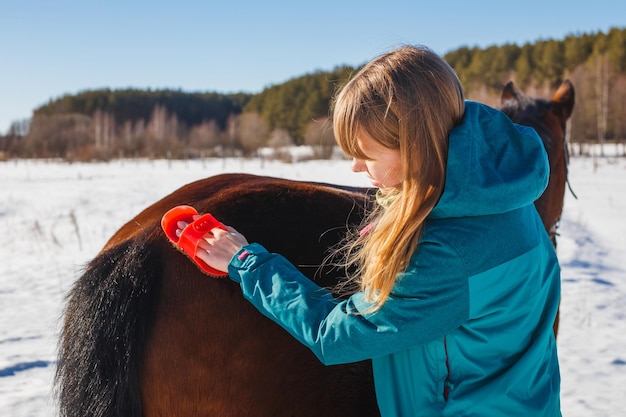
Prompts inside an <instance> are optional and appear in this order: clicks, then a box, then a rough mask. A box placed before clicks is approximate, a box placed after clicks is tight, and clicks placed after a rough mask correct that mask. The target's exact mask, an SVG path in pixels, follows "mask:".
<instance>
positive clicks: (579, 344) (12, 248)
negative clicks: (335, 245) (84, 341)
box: [0, 157, 626, 417]
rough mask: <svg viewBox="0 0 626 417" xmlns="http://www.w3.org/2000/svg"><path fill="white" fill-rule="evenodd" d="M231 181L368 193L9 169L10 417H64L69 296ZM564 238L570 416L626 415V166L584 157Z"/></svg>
mask: <svg viewBox="0 0 626 417" xmlns="http://www.w3.org/2000/svg"><path fill="white" fill-rule="evenodd" d="M223 172H249V173H257V174H262V175H270V176H279V177H284V178H290V179H297V180H315V181H322V182H333V183H341V184H347V185H357V186H369V183H368V181H367V180H366V178H365V177H364V176H363V175H357V174H353V173H351V172H350V163H349V162H348V161H339V160H337V161H316V162H299V163H296V164H284V163H280V162H269V161H265V162H263V163H262V162H261V161H258V160H245V161H244V160H235V159H229V160H205V161H202V160H194V161H171V162H168V161H163V160H159V161H134V160H132V161H131V160H124V161H114V162H110V163H93V164H65V163H60V162H44V161H32V160H20V161H8V162H1V163H0V182H1V184H0V227H1V228H2V231H3V239H1V240H0V415H6V416H11V417H21V416H29V417H43V416H56V415H57V412H56V405H55V400H54V393H53V391H52V378H53V375H54V369H55V360H56V342H57V337H58V332H59V329H60V316H61V311H62V307H63V302H64V295H65V293H66V292H67V290H68V289H69V288H70V287H71V285H72V283H73V281H74V280H75V279H76V278H77V277H78V275H79V271H80V269H81V268H82V266H83V265H84V264H86V263H87V262H88V261H89V260H90V259H91V258H93V257H94V256H95V255H96V253H97V252H98V251H99V250H100V248H101V247H102V245H103V244H104V243H105V241H106V240H107V239H108V238H109V237H110V236H111V235H112V234H113V233H114V232H115V231H116V230H117V229H118V228H119V227H120V226H121V225H122V224H123V223H125V222H126V221H127V220H129V219H130V218H131V217H132V216H134V215H135V214H137V213H138V212H139V211H140V210H142V209H143V208H145V207H146V206H148V205H150V204H152V203H153V202H155V201H156V200H158V199H159V198H161V197H163V196H164V195H166V194H169V193H170V192H171V191H173V190H175V189H176V188H178V187H179V186H182V185H184V184H186V183H188V182H191V181H193V180H196V179H199V178H203V177H207V176H211V175H215V174H218V173H223ZM570 182H571V184H572V187H573V189H574V191H575V193H576V194H577V195H578V199H574V198H573V197H572V195H571V194H569V193H568V194H567V196H566V201H565V210H564V213H563V220H562V222H561V227H560V229H559V232H560V238H559V248H558V254H559V258H560V261H561V265H562V278H563V299H562V304H561V327H560V334H559V339H558V345H559V353H560V360H561V373H562V379H563V382H562V409H563V415H564V416H567V417H604V416H606V417H609V416H611V417H612V416H618V415H625V414H624V413H625V411H624V410H626V395H625V392H626V391H625V390H624V387H625V386H626V218H625V215H626V158H624V157H621V158H616V157H603V158H600V157H598V158H589V157H586V158H582V157H577V158H573V159H572V161H571V166H570Z"/></svg>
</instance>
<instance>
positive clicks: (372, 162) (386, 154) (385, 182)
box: [352, 132, 404, 194]
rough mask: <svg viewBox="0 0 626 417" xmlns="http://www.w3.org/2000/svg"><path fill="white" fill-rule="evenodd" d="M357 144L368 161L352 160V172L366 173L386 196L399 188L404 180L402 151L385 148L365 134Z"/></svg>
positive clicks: (360, 136) (359, 138)
mask: <svg viewBox="0 0 626 417" xmlns="http://www.w3.org/2000/svg"><path fill="white" fill-rule="evenodd" d="M357 144H358V146H359V148H360V149H361V151H363V153H364V154H365V155H367V159H359V158H356V157H355V158H352V171H354V172H365V175H367V177H368V178H369V179H370V181H371V182H372V185H373V186H374V187H378V188H379V189H380V190H381V191H382V192H383V193H384V194H386V193H387V192H389V191H391V190H393V189H397V188H399V187H400V185H401V184H402V180H403V179H404V178H403V174H402V173H403V170H402V160H401V158H400V151H399V150H398V149H389V148H386V147H384V146H383V145H381V144H380V143H378V142H376V141H375V140H374V139H373V138H372V137H371V136H369V135H368V134H367V133H364V132H361V133H360V134H359V136H358V138H357Z"/></svg>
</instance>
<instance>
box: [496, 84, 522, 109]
mask: <svg viewBox="0 0 626 417" xmlns="http://www.w3.org/2000/svg"><path fill="white" fill-rule="evenodd" d="M519 97H520V94H519V91H517V89H516V88H515V86H514V85H513V81H509V82H508V83H506V85H505V86H504V88H503V89H502V94H501V95H500V103H501V104H502V105H504V104H505V103H506V102H507V101H509V100H515V101H519Z"/></svg>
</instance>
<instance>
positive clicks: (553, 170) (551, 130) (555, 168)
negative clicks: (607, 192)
mask: <svg viewBox="0 0 626 417" xmlns="http://www.w3.org/2000/svg"><path fill="white" fill-rule="evenodd" d="M574 102H575V93H574V86H573V85H572V83H571V82H570V81H569V80H565V81H563V83H561V85H560V86H559V88H558V89H557V90H556V92H555V93H554V95H553V96H552V99H550V100H546V99H541V98H534V97H533V98H531V97H527V96H525V95H524V94H522V93H521V92H520V91H518V90H517V89H516V88H515V87H514V86H513V83H512V82H509V83H508V84H507V85H506V86H505V87H504V89H503V90H502V95H501V105H502V107H501V110H502V111H503V112H504V113H506V114H507V115H508V116H509V117H510V118H511V120H513V121H514V122H516V123H519V124H522V125H526V126H532V127H533V128H534V129H535V130H536V131H537V133H538V134H539V136H541V140H542V141H543V145H544V147H545V148H546V152H547V154H548V161H549V162H550V179H549V181H548V187H547V188H546V190H545V191H544V192H543V194H542V195H541V197H539V199H537V201H535V207H536V208H537V211H538V212H539V215H540V216H541V219H542V220H543V226H544V227H545V229H546V231H547V232H548V234H549V235H550V238H551V239H552V244H553V245H554V248H555V249H556V237H557V228H558V225H559V220H560V219H561V213H562V212H563V198H564V197H565V186H566V184H567V169H568V163H569V153H568V146H567V137H566V135H565V132H566V128H565V124H566V122H567V119H569V118H570V116H571V115H572V112H573V111H574ZM558 331H559V312H558V311H557V313H556V319H555V320H554V335H555V336H556V335H557V334H558Z"/></svg>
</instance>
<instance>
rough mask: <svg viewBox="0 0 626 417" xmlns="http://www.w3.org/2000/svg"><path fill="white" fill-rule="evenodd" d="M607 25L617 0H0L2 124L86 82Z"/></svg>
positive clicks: (281, 68) (228, 73)
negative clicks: (582, 1) (402, 45)
mask: <svg viewBox="0 0 626 417" xmlns="http://www.w3.org/2000/svg"><path fill="white" fill-rule="evenodd" d="M520 6H523V8H520ZM611 27H619V28H624V27H626V3H624V2H622V1H619V2H618V1H615V0H594V1H591V2H584V3H582V5H575V2H573V1H568V2H561V1H546V0H543V1H535V0H527V1H522V2H515V3H511V2H506V1H503V0H500V1H491V0H488V1H480V2H478V1H470V0H468V1H461V0H459V1H445V0H444V1H429V2H425V1H418V0H412V1H411V0H405V1H400V0H379V1H376V2H374V1H369V0H361V1H348V2H345V1H344V2H341V1H340V0H331V1H329V0H318V1H315V2H298V1H294V0H291V1H273V0H264V1H258V0H254V1H248V0H239V1H237V0H230V1H208V0H207V1H188V0H178V1H161V0H152V1H144V0H141V1H133V0H125V1H121V0H111V1H106V2H104V1H103V2H93V1H89V0H81V1H67V0H57V1H49V0H45V1H44V0H1V1H0V133H5V132H6V130H7V129H8V127H9V125H10V123H11V122H12V121H15V120H20V119H24V118H28V117H30V116H31V114H32V111H33V110H34V109H35V108H37V107H39V106H41V105H43V104H45V103H46V102H48V101H49V100H50V99H55V98H58V97H60V96H63V95H65V94H75V93H77V92H80V91H84V90H92V89H98V88H112V89H118V88H128V87H132V88H146V89H147V88H152V89H160V88H173V89H181V90H183V91H189V92H192V91H193V92H196V91H200V92H207V91H212V92H223V93H227V92H236V91H245V92H250V93H257V92H260V91H262V90H263V88H265V87H267V86H270V85H273V84H280V83H282V82H284V81H286V80H288V79H291V78H294V77H297V76H300V75H304V74H307V73H310V72H312V71H315V70H330V69H332V68H334V67H335V66H337V65H340V64H349V65H360V64H363V63H365V62H367V61H368V60H370V59H371V58H373V57H375V56H376V55H378V54H380V53H381V52H384V51H387V50H389V49H392V48H393V47H396V46H398V45H401V44H424V45H427V46H429V47H431V48H432V49H434V50H435V51H436V52H438V53H440V54H445V53H446V52H449V51H451V50H454V49H456V48H459V47H461V46H479V47H485V46H489V45H501V44H504V43H507V42H511V43H517V44H519V45H522V44H524V43H526V42H535V41H537V40H540V39H549V38H552V39H563V38H564V37H566V36H567V35H571V34H580V33H595V32H598V31H603V32H606V31H608V30H609V29H610V28H611Z"/></svg>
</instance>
